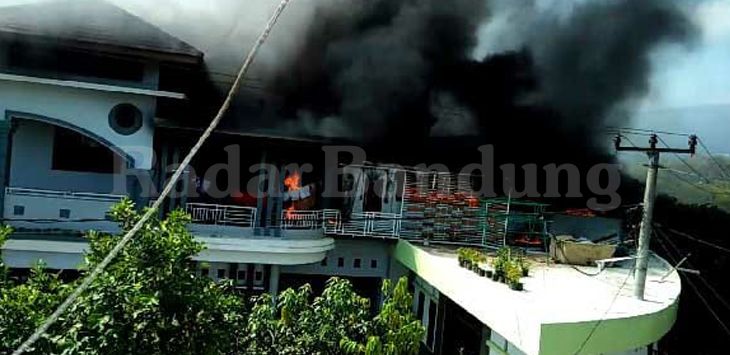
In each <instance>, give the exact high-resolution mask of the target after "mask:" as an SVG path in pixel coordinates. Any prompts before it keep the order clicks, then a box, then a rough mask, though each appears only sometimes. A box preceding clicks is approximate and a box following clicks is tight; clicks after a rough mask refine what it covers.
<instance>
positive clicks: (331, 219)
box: [322, 209, 342, 234]
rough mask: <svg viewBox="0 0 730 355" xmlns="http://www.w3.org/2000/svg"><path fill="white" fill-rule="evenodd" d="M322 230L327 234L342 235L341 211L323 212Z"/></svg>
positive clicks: (328, 210)
mask: <svg viewBox="0 0 730 355" xmlns="http://www.w3.org/2000/svg"><path fill="white" fill-rule="evenodd" d="M322 228H324V232H325V233H329V234H336V233H342V216H341V214H340V210H335V209H326V210H322Z"/></svg>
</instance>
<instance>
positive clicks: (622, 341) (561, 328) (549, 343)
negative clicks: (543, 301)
mask: <svg viewBox="0 0 730 355" xmlns="http://www.w3.org/2000/svg"><path fill="white" fill-rule="evenodd" d="M677 304H678V301H677V302H674V304H672V305H671V306H669V307H667V308H665V309H664V310H662V311H660V312H657V313H652V314H647V315H642V316H636V317H629V318H620V319H609V320H604V321H602V322H600V323H599V324H598V326H596V323H598V321H595V322H580V323H559V324H543V325H542V327H541V333H540V354H546V355H553V354H555V355H563V354H576V352H577V351H578V350H579V349H581V344H583V342H585V345H584V346H583V348H582V350H581V351H580V354H601V353H610V352H618V351H625V350H629V349H634V348H639V347H642V346H646V345H649V344H651V343H654V342H656V341H657V340H659V339H661V338H662V337H663V336H664V334H666V333H667V332H668V331H669V330H670V329H671V328H672V325H674V321H675V320H676V318H677ZM594 328H595V331H593V334H592V335H590V333H591V331H592V330H593V329H594ZM589 335H590V338H588V337H589ZM586 339H588V341H586Z"/></svg>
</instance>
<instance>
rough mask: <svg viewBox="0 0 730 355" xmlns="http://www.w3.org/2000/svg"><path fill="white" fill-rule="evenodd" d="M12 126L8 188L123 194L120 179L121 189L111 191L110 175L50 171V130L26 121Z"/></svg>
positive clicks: (51, 135)
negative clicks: (13, 130)
mask: <svg viewBox="0 0 730 355" xmlns="http://www.w3.org/2000/svg"><path fill="white" fill-rule="evenodd" d="M16 123H17V128H16V131H15V133H14V134H13V139H12V149H11V158H10V177H9V181H8V186H12V187H25V188H34V189H45V190H58V191H80V192H96V193H104V194H111V193H125V191H124V189H125V188H126V185H125V183H124V181H125V180H123V179H122V180H120V182H119V183H118V185H120V186H119V187H120V188H121V189H118V190H119V191H115V190H114V175H112V174H102V173H90V172H75V171H63V170H53V169H51V167H52V159H53V132H54V127H53V126H51V125H49V124H46V123H42V122H38V121H30V120H18V121H16ZM79 159H83V157H79Z"/></svg>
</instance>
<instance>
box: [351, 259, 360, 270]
mask: <svg viewBox="0 0 730 355" xmlns="http://www.w3.org/2000/svg"><path fill="white" fill-rule="evenodd" d="M361 262H362V261H361V260H360V258H355V260H353V261H352V267H354V268H355V269H359V268H360V266H361V265H360V264H361Z"/></svg>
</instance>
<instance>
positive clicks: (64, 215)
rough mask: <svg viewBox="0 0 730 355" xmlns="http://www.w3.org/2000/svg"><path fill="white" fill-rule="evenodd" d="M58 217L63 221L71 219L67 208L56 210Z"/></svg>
mask: <svg viewBox="0 0 730 355" xmlns="http://www.w3.org/2000/svg"><path fill="white" fill-rule="evenodd" d="M58 217H59V218H64V219H68V218H71V210H69V209H68V208H62V209H60V210H58Z"/></svg>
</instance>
